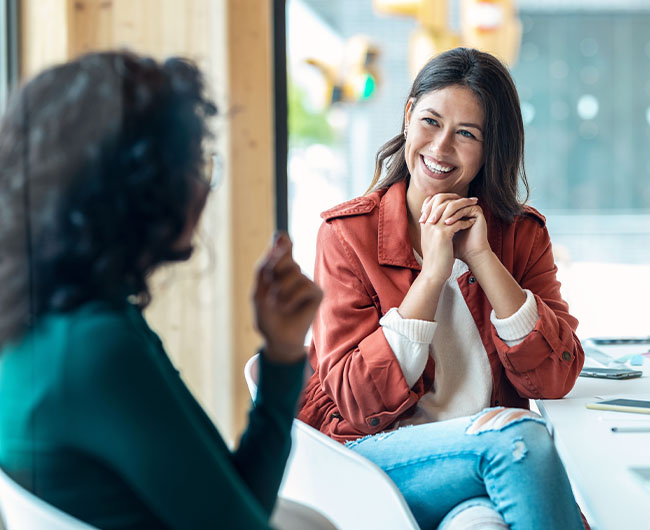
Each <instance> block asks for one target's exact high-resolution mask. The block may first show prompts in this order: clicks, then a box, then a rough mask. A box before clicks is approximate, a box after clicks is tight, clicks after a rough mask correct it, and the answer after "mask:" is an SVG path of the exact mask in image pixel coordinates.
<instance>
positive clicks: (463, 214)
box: [444, 204, 478, 225]
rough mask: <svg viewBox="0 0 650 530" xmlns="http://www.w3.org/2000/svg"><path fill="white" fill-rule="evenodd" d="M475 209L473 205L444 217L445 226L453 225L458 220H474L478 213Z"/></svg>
mask: <svg viewBox="0 0 650 530" xmlns="http://www.w3.org/2000/svg"><path fill="white" fill-rule="evenodd" d="M475 208H476V207H475V206H474V205H473V204H470V205H467V206H463V207H461V208H459V209H457V210H456V211H454V212H453V213H451V214H450V215H446V214H445V216H444V220H445V221H444V222H445V224H447V225H451V224H454V223H455V222H456V221H458V220H459V219H468V218H470V217H471V218H474V217H477V214H478V211H477V210H476V209H475Z"/></svg>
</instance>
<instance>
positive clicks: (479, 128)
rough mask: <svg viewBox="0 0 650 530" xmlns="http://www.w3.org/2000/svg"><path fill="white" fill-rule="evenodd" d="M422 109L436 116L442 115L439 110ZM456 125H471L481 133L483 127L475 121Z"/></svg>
mask: <svg viewBox="0 0 650 530" xmlns="http://www.w3.org/2000/svg"><path fill="white" fill-rule="evenodd" d="M422 110H425V111H427V112H430V113H431V114H433V115H434V116H435V117H437V118H442V115H441V114H440V113H439V112H436V111H435V110H433V109H431V108H427V109H422ZM458 125H462V126H463V127H472V128H473V129H478V130H479V131H480V132H481V133H483V129H482V128H481V126H480V125H477V124H476V123H469V122H465V123H459V124H458Z"/></svg>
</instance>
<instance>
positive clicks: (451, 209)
mask: <svg viewBox="0 0 650 530" xmlns="http://www.w3.org/2000/svg"><path fill="white" fill-rule="evenodd" d="M475 204H476V199H475V198H473V197H472V198H467V197H462V198H460V199H453V200H450V201H447V202H445V203H444V204H443V205H441V206H440V208H439V209H438V210H437V211H436V213H437V219H436V221H435V222H437V221H438V220H441V219H442V220H445V219H448V218H449V217H451V216H453V215H454V214H455V213H456V212H457V211H458V210H461V209H463V208H466V207H468V206H474V205H475Z"/></svg>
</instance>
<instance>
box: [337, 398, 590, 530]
mask: <svg viewBox="0 0 650 530" xmlns="http://www.w3.org/2000/svg"><path fill="white" fill-rule="evenodd" d="M519 416H521V417H519ZM486 418H489V419H487V420H486ZM513 418H514V419H513ZM346 445H347V447H349V448H350V449H352V450H353V451H355V452H357V453H359V454H361V455H363V456H364V457H366V458H368V459H369V460H371V461H372V462H374V463H375V464H377V465H378V466H379V467H380V468H382V469H383V470H384V471H385V472H386V473H387V474H388V476H389V477H390V478H391V479H392V480H393V481H394V482H395V484H396V485H397V487H398V488H399V490H400V491H401V492H402V494H403V495H404V498H405V499H406V502H407V503H408V505H409V506H410V508H411V510H412V512H413V515H414V516H415V519H416V520H417V522H418V524H419V525H420V527H421V528H422V529H423V530H433V529H435V528H436V527H437V526H438V524H439V523H440V522H441V521H442V519H443V518H444V517H445V515H446V514H447V513H448V512H449V511H450V510H452V509H453V508H454V507H455V506H456V505H458V504H460V503H462V502H463V501H466V500H468V499H472V498H474V497H484V496H486V495H487V497H489V499H490V500H491V502H492V503H493V505H494V506H495V508H496V510H497V511H498V512H499V513H500V514H501V516H502V517H503V519H504V520H505V522H506V523H507V524H508V525H509V526H510V528H511V530H538V529H539V530H542V529H543V530H552V529H556V528H557V529H561V530H584V527H583V524H582V520H581V517H580V512H579V510H578V506H577V504H576V501H575V499H574V497H573V493H572V491H571V486H570V484H569V479H568V477H567V475H566V472H565V470H564V467H563V465H562V462H561V461H560V458H559V456H558V454H557V452H556V450H555V446H554V445H553V441H552V439H551V437H550V436H549V434H548V431H547V430H546V426H545V423H544V420H542V418H541V417H539V416H538V415H536V414H534V413H531V412H529V411H523V410H520V409H504V408H496V409H485V410H483V411H481V412H479V413H478V414H476V415H474V416H472V417H464V418H457V419H453V420H448V421H440V422H436V423H427V424H424V425H414V426H411V427H404V428H401V429H398V430H396V431H389V432H384V433H379V434H375V435H372V436H367V437H365V438H362V439H359V440H354V441H352V442H348V443H347V444H346Z"/></svg>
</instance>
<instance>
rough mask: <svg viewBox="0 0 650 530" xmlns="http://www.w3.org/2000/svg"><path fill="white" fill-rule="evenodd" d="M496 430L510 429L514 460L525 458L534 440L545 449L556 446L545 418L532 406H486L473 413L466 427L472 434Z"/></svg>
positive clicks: (509, 437) (478, 434) (505, 430)
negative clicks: (533, 410)
mask: <svg viewBox="0 0 650 530" xmlns="http://www.w3.org/2000/svg"><path fill="white" fill-rule="evenodd" d="M540 427H541V428H540ZM542 428H543V430H542ZM496 432H504V433H506V432H507V433H508V442H509V443H510V451H511V454H512V461H513V462H519V461H521V460H523V459H524V458H525V457H526V455H527V453H528V450H529V447H530V445H531V444H533V443H534V445H535V446H536V448H537V450H540V449H544V446H546V450H549V451H551V450H553V441H552V439H551V437H550V435H549V434H548V431H547V430H546V422H545V421H544V420H543V419H542V417H541V416H539V415H538V414H536V413H534V412H531V411H530V410H526V409H515V408H505V407H497V408H490V409H485V410H482V411H481V412H479V413H478V414H475V415H474V416H472V417H471V418H470V422H469V425H468V426H467V428H466V429H465V434H467V435H470V436H480V435H481V434H484V433H496Z"/></svg>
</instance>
